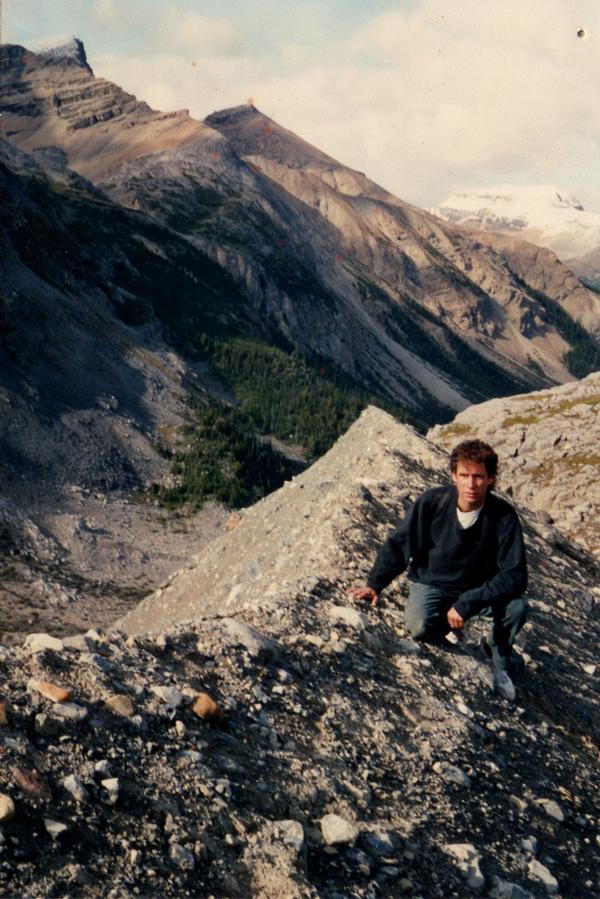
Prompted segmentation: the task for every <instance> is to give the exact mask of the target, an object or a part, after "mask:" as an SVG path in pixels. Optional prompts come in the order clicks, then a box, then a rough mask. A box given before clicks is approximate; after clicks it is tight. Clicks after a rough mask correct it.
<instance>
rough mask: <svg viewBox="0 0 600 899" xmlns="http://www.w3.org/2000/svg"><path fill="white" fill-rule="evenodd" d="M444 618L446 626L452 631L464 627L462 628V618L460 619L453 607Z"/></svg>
mask: <svg viewBox="0 0 600 899" xmlns="http://www.w3.org/2000/svg"><path fill="white" fill-rule="evenodd" d="M446 618H447V619H448V624H449V625H450V627H451V628H453V629H454V630H457V629H458V628H461V627H464V626H465V619H464V618H462V617H461V616H460V615H459V614H458V612H457V611H456V609H455V608H454V606H453V607H452V608H451V609H449V610H448V614H447V615H446Z"/></svg>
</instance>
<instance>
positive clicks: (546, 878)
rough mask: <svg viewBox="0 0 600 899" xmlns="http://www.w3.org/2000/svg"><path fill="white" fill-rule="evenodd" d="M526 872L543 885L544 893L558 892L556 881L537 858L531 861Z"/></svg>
mask: <svg viewBox="0 0 600 899" xmlns="http://www.w3.org/2000/svg"><path fill="white" fill-rule="evenodd" d="M527 870H528V871H529V876H530V877H532V878H533V879H534V880H539V881H540V882H541V883H543V885H544V886H545V888H546V892H548V893H556V892H557V891H558V880H557V879H556V877H554V875H553V874H552V872H551V871H550V870H549V869H548V868H547V867H546V866H545V865H543V864H542V863H541V862H539V861H538V860H537V858H532V859H531V861H530V862H529V864H528V865H527Z"/></svg>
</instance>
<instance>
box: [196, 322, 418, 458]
mask: <svg viewBox="0 0 600 899" xmlns="http://www.w3.org/2000/svg"><path fill="white" fill-rule="evenodd" d="M200 346H201V347H202V351H203V353H204V355H205V356H206V357H207V358H208V359H209V360H210V362H211V365H212V369H213V371H214V372H215V374H217V375H218V376H219V377H220V378H221V379H222V380H223V381H224V382H226V383H227V384H229V385H230V386H231V388H232V389H233V391H234V392H235V395H236V397H237V398H238V399H239V401H240V408H241V410H242V411H243V412H244V413H246V414H247V415H248V416H250V418H251V419H252V421H253V422H254V425H255V427H256V428H257V429H258V431H259V432H260V433H263V434H272V435H274V436H275V437H278V438H279V439H280V440H283V441H285V442H286V443H292V444H300V445H301V446H302V447H304V449H305V450H306V453H307V456H308V459H309V460H313V459H315V458H316V457H317V456H320V455H321V454H322V453H324V452H326V450H328V449H329V447H330V446H331V445H332V443H334V441H335V440H337V438H338V437H339V436H340V434H342V433H343V432H344V431H345V430H346V429H347V428H348V427H349V426H350V425H351V424H352V422H353V421H354V420H355V419H356V418H357V416H358V415H359V414H360V412H361V411H362V410H363V409H364V408H365V407H366V406H367V405H368V404H369V403H376V404H377V405H378V406H380V407H382V408H387V410H388V411H389V412H391V413H392V414H394V415H395V416H396V417H397V418H398V419H399V420H400V421H408V422H410V423H411V424H413V425H415V426H417V427H420V428H421V429H425V428H426V426H427V424H429V422H428V421H427V420H426V419H425V417H424V418H423V419H418V418H417V416H414V415H410V414H409V413H407V412H405V411H404V410H402V409H400V408H399V407H396V406H393V405H392V404H391V403H385V402H384V401H382V400H381V399H380V398H377V397H374V396H372V395H369V394H368V393H367V392H366V391H364V390H361V389H360V388H358V387H357V386H356V385H355V384H353V383H352V382H351V380H350V378H347V377H344V376H343V375H340V374H339V373H337V372H335V371H333V370H332V369H331V364H330V363H325V362H321V361H320V360H315V364H314V365H313V366H311V365H310V364H309V363H308V361H307V360H306V359H304V358H303V357H302V356H301V355H300V354H299V353H297V352H285V351H284V350H283V349H279V348H278V347H274V346H269V345H268V344H266V343H262V342H261V341H258V340H252V339H242V338H233V339H231V340H219V339H213V338H210V337H207V336H206V335H203V336H202V337H201V338H200ZM317 366H318V367H317Z"/></svg>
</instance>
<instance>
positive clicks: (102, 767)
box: [94, 759, 111, 777]
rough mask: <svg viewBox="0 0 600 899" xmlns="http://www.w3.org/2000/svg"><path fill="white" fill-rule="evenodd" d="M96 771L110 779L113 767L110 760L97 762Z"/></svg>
mask: <svg viewBox="0 0 600 899" xmlns="http://www.w3.org/2000/svg"><path fill="white" fill-rule="evenodd" d="M94 771H95V772H96V774H99V775H100V776H101V777H110V773H111V767H110V762H109V761H108V759H100V761H99V762H96V764H95V765H94Z"/></svg>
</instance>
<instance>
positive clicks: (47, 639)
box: [25, 634, 64, 653]
mask: <svg viewBox="0 0 600 899" xmlns="http://www.w3.org/2000/svg"><path fill="white" fill-rule="evenodd" d="M25 646H26V647H27V648H28V649H29V650H30V651H31V652H34V653H37V652H44V650H46V649H50V650H53V651H54V652H62V651H63V649H64V643H63V641H62V640H59V639H58V638H57V637H51V636H50V634H28V636H27V637H26V638H25Z"/></svg>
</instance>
